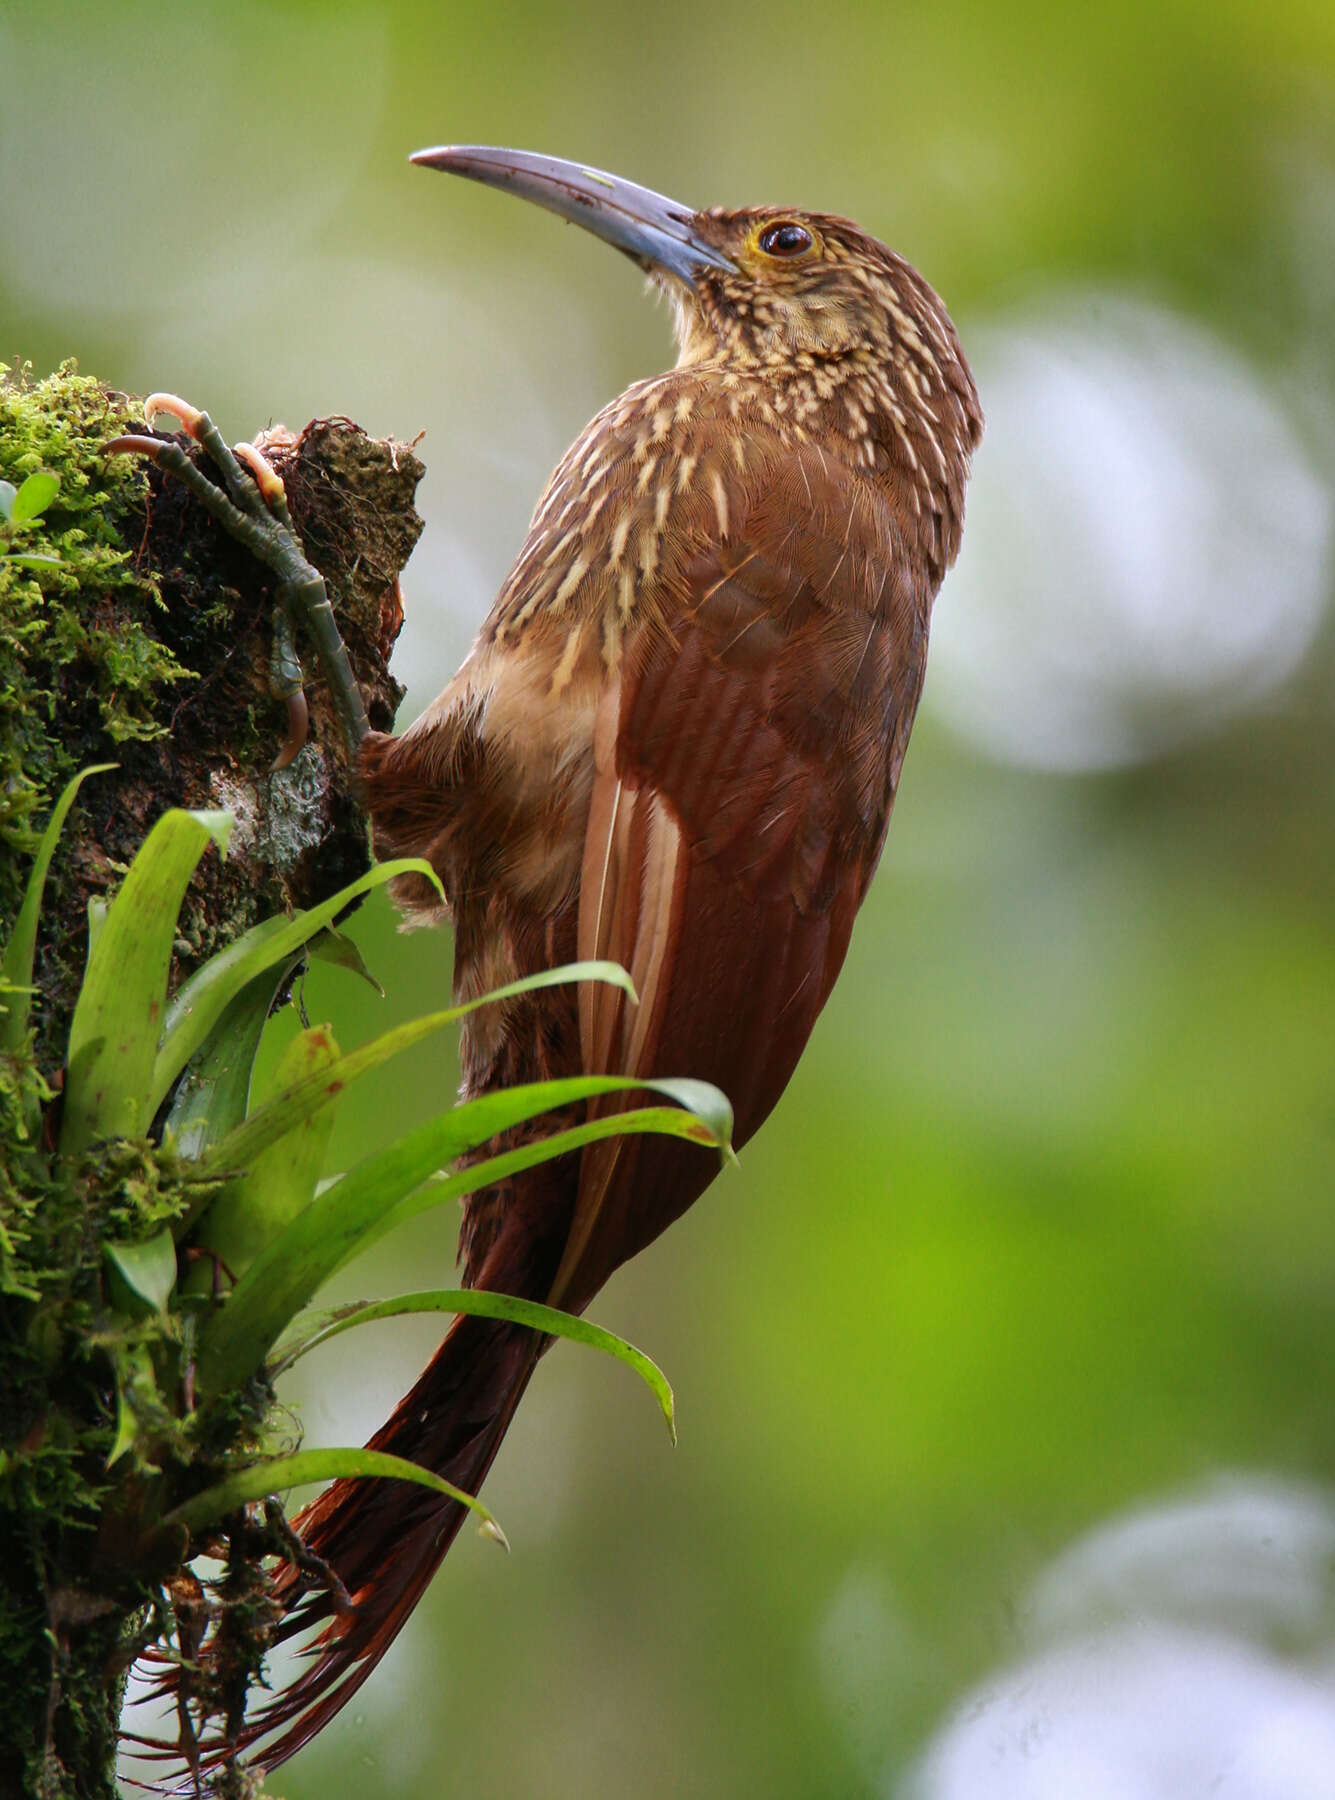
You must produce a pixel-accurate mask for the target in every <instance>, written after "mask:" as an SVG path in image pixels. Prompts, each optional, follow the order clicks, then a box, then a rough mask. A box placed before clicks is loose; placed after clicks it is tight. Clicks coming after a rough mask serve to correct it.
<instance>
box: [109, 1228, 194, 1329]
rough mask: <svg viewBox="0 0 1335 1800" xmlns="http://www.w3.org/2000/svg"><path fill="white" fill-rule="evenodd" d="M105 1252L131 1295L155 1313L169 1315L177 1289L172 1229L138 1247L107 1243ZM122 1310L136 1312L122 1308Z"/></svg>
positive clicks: (174, 1244)
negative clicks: (170, 1303)
mask: <svg viewBox="0 0 1335 1800" xmlns="http://www.w3.org/2000/svg"><path fill="white" fill-rule="evenodd" d="M102 1252H103V1254H104V1256H105V1257H106V1259H107V1261H108V1263H110V1265H111V1267H112V1268H113V1269H114V1270H115V1272H116V1273H117V1274H118V1275H119V1276H120V1278H121V1280H122V1281H123V1282H124V1283H125V1285H126V1287H127V1288H129V1289H130V1291H131V1293H133V1294H134V1295H135V1296H136V1297H137V1298H138V1299H139V1300H141V1301H143V1302H144V1303H145V1304H146V1305H147V1306H149V1307H150V1308H151V1309H152V1310H153V1311H154V1312H158V1313H165V1312H166V1310H167V1302H168V1301H169V1300H170V1299H171V1295H172V1289H173V1288H174V1287H175V1286H176V1240H175V1238H174V1237H173V1236H172V1234H171V1231H170V1230H169V1229H163V1230H162V1231H159V1232H158V1233H157V1234H156V1236H154V1237H151V1238H145V1239H144V1241H143V1242H142V1243H138V1244H116V1243H112V1242H111V1241H110V1240H109V1239H108V1240H106V1241H105V1242H104V1243H103V1245H102ZM119 1310H120V1311H121V1312H126V1311H130V1310H133V1309H131V1308H127V1307H125V1306H123V1305H122V1306H120V1307H119Z"/></svg>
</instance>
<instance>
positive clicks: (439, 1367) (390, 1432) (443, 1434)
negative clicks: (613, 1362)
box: [240, 1317, 551, 1769]
mask: <svg viewBox="0 0 1335 1800" xmlns="http://www.w3.org/2000/svg"><path fill="white" fill-rule="evenodd" d="M550 1341H551V1340H550V1339H548V1338H544V1337H542V1336H541V1335H540V1334H539V1333H537V1332H534V1331H532V1330H530V1329H528V1328H527V1327H525V1326H519V1325H509V1324H504V1323H501V1322H499V1321H496V1320H492V1319H479V1318H468V1317H464V1318H460V1319H458V1320H457V1321H456V1322H455V1325H454V1327H453V1329H452V1330H451V1331H450V1333H449V1335H448V1336H447V1337H446V1339H445V1341H444V1343H442V1345H441V1346H440V1349H439V1350H438V1351H437V1352H436V1354H435V1356H434V1357H433V1358H432V1359H431V1362H430V1363H429V1364H428V1365H427V1368H426V1370H425V1371H424V1373H423V1374H422V1375H421V1377H420V1378H419V1379H418V1381H417V1382H416V1384H415V1385H414V1386H413V1388H412V1390H411V1392H410V1393H408V1394H406V1395H405V1396H404V1398H403V1399H402V1400H401V1401H400V1403H399V1405H398V1407H397V1408H396V1409H395V1412H394V1414H393V1416H392V1418H390V1419H389V1420H388V1422H387V1423H386V1424H384V1425H383V1426H382V1427H381V1428H380V1430H379V1431H377V1432H376V1434H375V1436H374V1437H373V1438H372V1439H371V1441H370V1444H369V1445H368V1448H369V1449H373V1450H383V1451H388V1452H389V1453H390V1454H391V1455H394V1456H402V1457H406V1458H407V1459H408V1460H409V1461H411V1462H416V1463H421V1464H423V1465H424V1466H425V1467H426V1468H428V1469H430V1470H431V1471H432V1472H433V1473H434V1474H437V1475H440V1476H443V1477H444V1479H445V1480H446V1481H448V1482H450V1483H452V1484H453V1485H454V1486H455V1487H457V1488H461V1489H462V1490H463V1491H464V1492H465V1493H469V1494H475V1493H476V1492H477V1490H478V1488H479V1487H480V1486H481V1485H482V1481H483V1479H484V1477H485V1476H486V1473H487V1471H488V1469H489V1468H490V1467H491V1464H492V1460H493V1459H494V1457H495V1455H496V1452H497V1450H498V1449H499V1448H500V1445H501V1440H502V1438H503V1437H504V1436H505V1433H506V1429H507V1428H508V1426H509V1424H510V1420H511V1419H512V1418H513V1416H514V1412H515V1408H516V1406H517V1405H518V1404H519V1401H520V1398H521V1396H522V1395H523V1392H524V1389H525V1388H526V1387H527V1386H528V1381H529V1377H530V1376H531V1375H532V1373H533V1370H534V1367H535V1366H536V1364H537V1361H538V1358H539V1357H540V1356H541V1354H542V1351H543V1350H544V1349H545V1348H546V1346H547V1344H548V1343H549V1342H550ZM467 1516H468V1511H467V1508H465V1507H463V1506H461V1505H459V1504H458V1502H457V1501H452V1500H448V1499H445V1498H444V1497H442V1496H441V1495H440V1494H437V1493H434V1492H433V1491H432V1490H431V1489H430V1488H426V1487H422V1486H421V1485H419V1484H418V1483H415V1482H409V1481H396V1480H393V1479H374V1480H372V1479H364V1480H356V1481H339V1482H336V1483H335V1484H334V1486H333V1487H331V1488H329V1489H328V1490H327V1491H326V1492H325V1493H323V1494H321V1495H320V1497H319V1499H318V1500H316V1501H314V1502H313V1503H312V1504H311V1505H310V1506H308V1507H307V1508H306V1509H305V1510H304V1511H303V1512H302V1514H301V1515H300V1517H299V1518H298V1519H297V1520H296V1521H295V1524H296V1528H297V1530H298V1531H299V1532H300V1534H301V1536H302V1538H303V1540H304V1541H305V1545H306V1548H307V1550H308V1551H309V1552H310V1555H311V1557H312V1558H318V1559H319V1560H320V1561H322V1562H324V1563H327V1564H328V1565H329V1567H330V1568H331V1569H332V1570H333V1572H334V1573H335V1574H336V1575H337V1576H338V1578H339V1579H340V1580H341V1582H342V1583H343V1586H344V1588H345V1589H346V1590H347V1596H348V1599H349V1600H350V1601H351V1603H352V1606H351V1610H347V1609H346V1607H343V1606H342V1604H341V1602H340V1600H339V1599H338V1598H337V1597H336V1595H335V1593H334V1592H333V1591H331V1589H330V1587H328V1586H315V1585H313V1584H312V1577H311V1575H310V1574H309V1572H302V1571H299V1570H297V1569H292V1570H291V1571H289V1573H287V1574H286V1575H284V1576H283V1577H281V1578H280V1581H279V1586H278V1593H279V1597H280V1599H281V1598H283V1597H284V1596H285V1595H286V1596H287V1597H288V1598H289V1603H290V1607H291V1610H290V1611H289V1612H288V1614H287V1616H286V1618H285V1619H284V1621H283V1624H282V1625H281V1627H280V1628H279V1632H278V1637H279V1639H280V1641H281V1640H282V1639H286V1638H291V1637H295V1636H296V1635H298V1634H299V1633H301V1632H304V1631H306V1630H308V1629H309V1628H310V1627H312V1626H314V1625H318V1624H320V1623H322V1622H324V1623H325V1629H324V1632H323V1633H322V1635H321V1636H320V1638H319V1639H318V1640H317V1643H316V1646H315V1649H314V1660H313V1661H312V1663H311V1664H310V1666H309V1667H308V1668H307V1669H305V1671H304V1672H303V1673H302V1674H301V1675H300V1676H299V1677H298V1679H297V1680H296V1681H294V1682H292V1683H291V1684H290V1685H289V1686H288V1687H286V1688H285V1689H284V1690H283V1691H282V1692H281V1693H279V1694H278V1695H277V1696H276V1697H275V1698H274V1699H273V1700H272V1701H271V1702H270V1703H269V1705H268V1706H266V1707H264V1708H263V1709H262V1710H261V1711H259V1712H258V1713H257V1714H256V1715H255V1716H254V1717H253V1718H251V1719H249V1720H248V1721H247V1723H246V1726H245V1728H244V1731H243V1734H242V1743H241V1746H240V1747H243V1748H250V1747H252V1746H258V1749H256V1750H255V1751H254V1753H253V1755H252V1757H251V1758H250V1760H251V1761H252V1762H253V1763H254V1765H255V1766H257V1767H259V1768H263V1769H273V1768H276V1767H277V1766H278V1764H279V1763H281V1762H284V1761H286V1759H287V1758H288V1757H289V1756H291V1755H293V1754H294V1752H295V1751H297V1750H299V1749H300V1748H301V1746H302V1745H303V1744H305V1743H306V1742H307V1741H308V1740H309V1739H310V1738H312V1737H313V1736H314V1735H315V1733H316V1732H318V1731H319V1730H320V1729H321V1727H322V1726H323V1725H325V1724H326V1722H327V1721H328V1720H329V1719H330V1718H331V1717H332V1716H333V1715H334V1714H335V1713H336V1712H337V1711H338V1710H339V1708H340V1707H342V1706H343V1705H344V1704H345V1703H346V1702H347V1701H348V1700H349V1699H351V1697H352V1695H353V1694H354V1693H355V1692H356V1691H357V1689H358V1688H359V1687H360V1686H361V1684H362V1682H363V1681H365V1680H366V1678H367V1676H368V1675H369V1674H370V1673H371V1671H372V1669H374V1667H375V1665H376V1664H377V1662H379V1660H380V1658H381V1657H382V1656H383V1655H384V1653H385V1651H386V1650H387V1649H388V1648H389V1646H390V1644H392V1643H393V1641H394V1639H395V1637H396V1636H397V1635H398V1632H399V1630H400V1628H401V1627H402V1626H403V1624H404V1623H405V1621H406V1620H407V1618H408V1615H409V1613H411V1611H412V1610H413V1608H414V1606H416V1604H417V1602H418V1600H419V1599H420V1598H421V1596H422V1593H423V1591H424V1589H425V1588H426V1586H427V1584H428V1583H429V1582H430V1580H431V1577H432V1576H433V1575H434V1574H435V1572H436V1570H437V1568H438V1567H439V1566H440V1563H441V1561H442V1559H443V1558H444V1556H445V1553H446V1551H447V1550H448V1549H449V1547H450V1545H451V1544H452V1543H453V1541H454V1539H455V1536H456V1535H457V1533H458V1530H459V1527H460V1526H461V1525H462V1524H463V1522H464V1519H465V1518H466V1517H467ZM298 1591H299V1597H295V1596H296V1595H297V1593H298ZM275 1734H278V1735H275Z"/></svg>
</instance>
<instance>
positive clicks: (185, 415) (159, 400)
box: [144, 394, 204, 439]
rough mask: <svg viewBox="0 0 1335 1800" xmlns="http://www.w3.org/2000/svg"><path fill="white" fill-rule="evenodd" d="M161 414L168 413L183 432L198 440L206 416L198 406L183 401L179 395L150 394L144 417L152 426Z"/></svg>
mask: <svg viewBox="0 0 1335 1800" xmlns="http://www.w3.org/2000/svg"><path fill="white" fill-rule="evenodd" d="M159 413H166V414H168V416H169V417H171V418H173V419H175V420H176V422H177V423H178V424H179V425H180V427H181V430H182V431H184V432H186V433H187V434H188V435H189V436H190V437H192V438H195V439H198V437H199V430H200V425H201V422H202V421H203V419H204V414H203V413H202V412H201V411H200V410H199V408H198V407H197V406H191V404H190V402H189V401H188V400H182V399H181V397H180V396H179V394H150V395H149V396H148V399H147V400H145V402H144V417H145V419H147V420H148V423H149V424H150V425H151V424H152V423H153V421H154V419H156V418H157V416H158V414H159Z"/></svg>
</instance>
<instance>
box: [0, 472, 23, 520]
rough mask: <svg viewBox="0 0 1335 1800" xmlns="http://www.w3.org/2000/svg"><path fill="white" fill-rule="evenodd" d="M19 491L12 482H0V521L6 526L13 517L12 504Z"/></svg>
mask: <svg viewBox="0 0 1335 1800" xmlns="http://www.w3.org/2000/svg"><path fill="white" fill-rule="evenodd" d="M18 497H19V491H18V489H17V488H16V487H15V486H14V483H13V482H12V481H0V519H3V520H4V521H5V523H6V524H8V523H9V521H10V520H11V519H12V518H13V517H14V502H15V501H16V500H17V499H18Z"/></svg>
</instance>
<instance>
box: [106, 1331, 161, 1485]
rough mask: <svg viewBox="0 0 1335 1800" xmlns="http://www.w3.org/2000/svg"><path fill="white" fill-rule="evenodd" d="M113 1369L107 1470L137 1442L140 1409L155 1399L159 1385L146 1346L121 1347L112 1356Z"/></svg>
mask: <svg viewBox="0 0 1335 1800" xmlns="http://www.w3.org/2000/svg"><path fill="white" fill-rule="evenodd" d="M114 1360H115V1370H116V1435H115V1437H114V1438H113V1439H112V1441H111V1449H110V1450H109V1451H108V1452H107V1467H108V1468H110V1467H111V1466H112V1464H113V1463H116V1462H119V1461H120V1459H121V1457H122V1456H124V1455H125V1453H126V1451H127V1450H130V1449H133V1447H134V1445H135V1444H136V1443H138V1441H139V1408H138V1406H137V1405H136V1404H135V1402H136V1400H138V1401H139V1402H140V1404H142V1405H144V1406H145V1407H147V1406H149V1405H152V1404H153V1403H154V1402H155V1401H156V1400H157V1397H158V1384H157V1381H156V1379H155V1377H154V1374H153V1358H152V1357H151V1356H150V1355H149V1352H148V1347H147V1345H145V1344H132V1345H129V1346H128V1347H126V1346H122V1347H121V1348H120V1349H119V1350H118V1351H117V1353H116V1356H115V1359H114Z"/></svg>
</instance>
